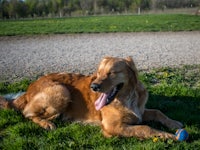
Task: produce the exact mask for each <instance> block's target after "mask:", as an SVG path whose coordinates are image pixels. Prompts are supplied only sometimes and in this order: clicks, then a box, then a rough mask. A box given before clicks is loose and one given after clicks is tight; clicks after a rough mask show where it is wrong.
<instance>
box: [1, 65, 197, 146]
mask: <svg viewBox="0 0 200 150" xmlns="http://www.w3.org/2000/svg"><path fill="white" fill-rule="evenodd" d="M199 72H200V65H192V66H185V67H182V68H161V69H154V70H151V71H140V79H141V80H142V81H143V82H144V83H145V85H146V87H147V88H148V90H149V92H150V98H149V102H148V104H147V107H148V108H157V109H160V110H161V111H162V112H164V113H165V114H166V115H168V116H169V117H171V118H173V119H176V120H179V121H181V122H182V123H183V124H184V125H185V128H186V130H187V131H188V132H189V136H190V137H189V140H188V141H187V142H173V141H171V140H168V141H162V140H158V142H153V141H152V139H148V140H144V141H140V140H138V139H136V138H134V137H133V138H119V137H113V138H110V139H106V138H104V137H103V136H102V134H101V132H100V128H99V127H96V126H90V125H80V124H78V123H63V122H61V121H59V119H57V120H55V121H54V123H55V124H56V125H57V127H58V128H57V129H56V130H54V131H45V130H43V129H41V128H40V127H39V126H38V125H36V124H34V123H32V122H31V121H29V120H27V119H24V118H23V117H22V115H21V114H20V113H19V112H15V111H13V110H0V149H15V150H17V149H48V150H51V149H52V150H55V149H102V150H105V149H107V150H112V149H117V150H122V149H136V150H138V149H144V150H148V149H155V150H158V149H178V150H183V149H192V150H193V149H194V150H196V149H199V148H200V124H199V121H200V115H199V111H200V77H199V76H200V75H199ZM30 82H31V81H29V80H27V79H25V80H22V81H21V82H18V83H0V94H4V93H10V92H16V91H19V90H26V88H27V85H28V84H29V83H30ZM149 125H150V126H152V127H154V128H157V129H161V130H165V131H169V132H172V133H175V131H174V130H169V129H167V128H165V127H164V126H162V125H161V124H159V123H153V122H150V123H149Z"/></svg>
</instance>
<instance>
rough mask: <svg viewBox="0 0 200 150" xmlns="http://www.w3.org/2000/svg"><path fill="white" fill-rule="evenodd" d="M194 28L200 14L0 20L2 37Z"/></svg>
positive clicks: (199, 22) (186, 29)
mask: <svg viewBox="0 0 200 150" xmlns="http://www.w3.org/2000/svg"><path fill="white" fill-rule="evenodd" d="M195 30H200V17H199V16H195V15H183V14H181V15H179V14H161V15H160V14H159V15H139V16H138V15H124V16H90V17H74V18H57V19H55V18H54V19H36V20H35V19H26V20H7V21H5V20H1V21H0V36H5V35H34V34H67V33H102V32H103V33H107V32H156V31H195Z"/></svg>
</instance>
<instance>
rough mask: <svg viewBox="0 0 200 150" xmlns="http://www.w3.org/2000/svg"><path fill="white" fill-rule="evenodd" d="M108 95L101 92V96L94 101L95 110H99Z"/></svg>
mask: <svg viewBox="0 0 200 150" xmlns="http://www.w3.org/2000/svg"><path fill="white" fill-rule="evenodd" d="M107 97H108V95H107V94H105V93H102V94H101V96H100V97H99V98H98V99H97V100H96V102H95V108H96V110H100V109H101V108H102V107H103V106H105V105H106V99H107Z"/></svg>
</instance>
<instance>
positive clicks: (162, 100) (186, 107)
mask: <svg viewBox="0 0 200 150" xmlns="http://www.w3.org/2000/svg"><path fill="white" fill-rule="evenodd" d="M146 108H152V109H159V110H160V111H161V112H163V113H164V114H165V115H167V116H168V117H169V118H171V119H174V120H177V121H180V122H181V123H183V125H184V128H186V130H187V131H188V132H189V134H190V138H189V141H190V142H192V141H195V140H198V139H200V124H199V121H200V114H199V112H200V98H199V97H189V96H173V97H167V96H163V95H153V94H150V95H149V100H148V102H147V105H146ZM148 124H149V125H150V126H152V127H154V128H157V129H160V130H163V129H164V130H166V131H170V129H167V128H165V127H163V126H162V125H161V124H160V123H148ZM170 132H172V131H170Z"/></svg>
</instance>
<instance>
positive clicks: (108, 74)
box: [91, 57, 138, 110]
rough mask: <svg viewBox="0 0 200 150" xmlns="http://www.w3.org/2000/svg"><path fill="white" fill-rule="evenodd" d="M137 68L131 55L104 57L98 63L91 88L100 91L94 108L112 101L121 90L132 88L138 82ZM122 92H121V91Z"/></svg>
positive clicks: (99, 107)
mask: <svg viewBox="0 0 200 150" xmlns="http://www.w3.org/2000/svg"><path fill="white" fill-rule="evenodd" d="M137 76H138V75H137V70H136V67H135V64H134V62H133V60H132V58H131V57H128V58H126V59H123V58H115V57H105V58H104V59H103V60H102V61H101V62H100V64H99V67H98V69H97V74H96V79H95V80H94V81H93V82H92V84H91V89H92V90H93V91H95V92H100V93H102V94H101V96H100V97H99V99H98V100H97V101H96V102H95V106H96V109H97V110H99V109H101V108H102V107H103V106H105V105H107V104H109V103H110V102H112V100H114V99H115V97H116V96H118V95H119V93H120V92H121V91H125V90H130V88H134V87H135V85H136V84H137V82H138V78H137ZM121 93H122V92H121Z"/></svg>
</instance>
